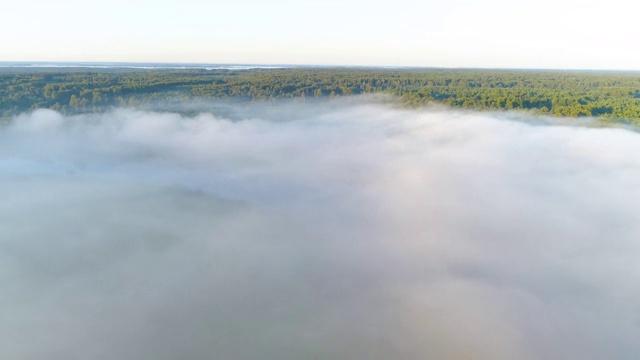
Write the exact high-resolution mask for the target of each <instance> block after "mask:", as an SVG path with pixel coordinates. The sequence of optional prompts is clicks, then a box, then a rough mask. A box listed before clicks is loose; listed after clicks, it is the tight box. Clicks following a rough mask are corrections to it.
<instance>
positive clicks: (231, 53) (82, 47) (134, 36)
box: [0, 0, 640, 70]
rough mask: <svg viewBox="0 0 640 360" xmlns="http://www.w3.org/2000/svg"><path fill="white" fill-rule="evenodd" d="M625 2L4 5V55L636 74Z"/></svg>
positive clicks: (208, 0)
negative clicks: (496, 68)
mask: <svg viewBox="0 0 640 360" xmlns="http://www.w3.org/2000/svg"><path fill="white" fill-rule="evenodd" d="M637 13H638V8H637V5H636V3H635V2H632V1H626V0H610V1H590V0H586V1H584V0H539V1H508V0H487V1H472V0H453V1H432V0H427V1H423V0H396V1H386V0H378V1H376V0H374V1H371V0H368V1H365V0H343V1H338V0H326V1H292V0H274V1H262V0H260V1H258V0H238V1H220V0H183V1H175V0H167V1H150V0H139V1H124V0H111V1H102V0H99V1H81V0H60V1H48V0H47V1H45V0H26V1H25V0H21V1H18V0H6V1H4V2H3V3H2V14H3V20H2V22H0V43H1V44H2V49H0V61H19V60H24V61H127V62H196V63H241V64H318V65H328V64H331V65H384V66H436V67H492V68H495V67H502V68H510V67H516V68H574V69H636V70H638V69H640V65H639V64H640V50H639V49H638V47H637V46H635V44H636V43H637V39H636V37H637V34H638V31H639V30H640V25H639V23H638V21H637V19H636V14H637Z"/></svg>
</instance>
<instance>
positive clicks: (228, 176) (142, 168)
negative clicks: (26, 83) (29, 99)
mask: <svg viewBox="0 0 640 360" xmlns="http://www.w3.org/2000/svg"><path fill="white" fill-rule="evenodd" d="M196 105H197V106H196ZM196 105H194V108H196V107H204V106H205V105H207V104H196ZM209 106H210V110H211V111H210V112H205V113H202V114H200V115H197V116H193V117H185V116H181V115H178V114H175V113H171V112H149V111H139V110H135V109H116V110H113V111H111V112H108V113H104V114H85V115H78V116H70V117H66V116H63V115H61V114H58V113H55V112H53V111H50V110H38V111H35V112H33V113H31V114H24V115H21V116H18V117H16V118H14V119H13V120H12V124H11V125H6V126H4V127H2V128H0V198H1V199H2V201H1V202H0V358H2V359H21V360H40V359H48V360H57V359H59V360H63V359H64V360H66V359H119V360H138V359H154V360H163V359H166V360H175V359H189V360H198V359H203V360H204V359H247V360H249V359H261V360H269V359H273V360H276V359H277V360H289V359H290V360H297V359H319V360H323V359H327V360H330V359H331V360H333V359H381V360H382V359H384V360H386V359H416V360H417V359H439V360H457V359H477V360H513V359H519V360H538V359H545V360H546V359H584V360H602V359H618V360H622V359H625V360H626V359H628V360H636V359H637V357H638V354H640V342H639V341H638V339H639V338H640V288H639V287H638V278H639V276H640V265H639V262H638V259H639V258H640V242H639V240H638V239H640V222H639V221H638V214H639V213H640V158H639V157H638V155H637V154H638V153H640V135H639V134H638V133H637V132H633V131H629V130H624V129H611V128H590V127H581V126H577V125H578V124H581V125H589V122H588V120H585V119H581V120H580V122H578V121H573V120H571V119H566V120H561V121H562V122H561V123H558V121H560V120H549V119H545V118H532V117H525V116H523V115H521V114H517V113H501V114H499V115H495V114H491V113H484V114H474V113H459V112H453V111H448V110H437V109H435V110H419V111H418V110H411V111H410V110H400V109H395V108H392V107H389V106H385V105H380V104H378V103H372V102H370V101H369V100H367V99H347V100H345V99H343V100H332V101H330V102H318V103H314V102H310V101H309V102H306V103H294V102H276V103H269V104H260V103H256V104H253V105H251V106H248V105H246V104H245V105H243V106H239V105H234V104H224V103H219V104H209Z"/></svg>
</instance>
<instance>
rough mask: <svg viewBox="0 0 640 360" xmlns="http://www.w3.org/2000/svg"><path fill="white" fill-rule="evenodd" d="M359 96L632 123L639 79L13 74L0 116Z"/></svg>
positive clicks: (639, 105)
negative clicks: (386, 96)
mask: <svg viewBox="0 0 640 360" xmlns="http://www.w3.org/2000/svg"><path fill="white" fill-rule="evenodd" d="M367 93H389V94H393V95H396V96H398V98H399V99H400V101H402V102H403V103H404V104H406V105H409V106H420V105H424V104H428V103H432V102H435V103H442V104H445V105H449V106H452V107H458V108H465V109H475V110H501V109H504V110H509V109H524V110H531V111H534V112H537V113H547V114H551V115H555V116H571V117H580V116H596V117H606V118H610V119H615V120H628V121H631V122H638V123H640V73H614V72H578V71H517V70H446V69H393V70H392V69H355V68H354V69H344V68H334V69H328V68H293V69H263V70H250V71H228V70H215V71H207V70H172V71H167V70H161V71H140V72H117V71H116V72H114V71H105V72H60V71H57V72H51V73H46V72H31V73H29V72H19V73H15V72H13V73H5V74H0V115H2V116H3V117H8V116H11V115H14V114H17V113H20V112H24V111H28V110H32V109H37V108H49V109H54V110H58V111H61V112H64V113H77V112H86V111H99V110H101V109H104V108H106V107H110V106H139V105H144V104H151V103H154V102H164V101H191V100H194V99H205V100H206V99H212V98H235V99H245V100H260V99H277V98H314V97H331V96H349V95H358V94H367Z"/></svg>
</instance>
